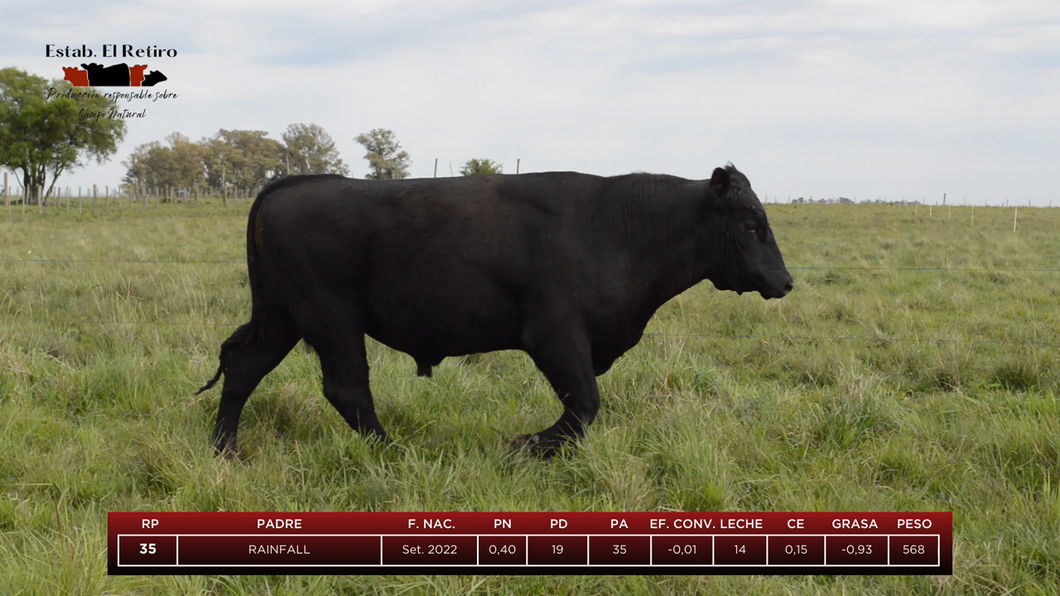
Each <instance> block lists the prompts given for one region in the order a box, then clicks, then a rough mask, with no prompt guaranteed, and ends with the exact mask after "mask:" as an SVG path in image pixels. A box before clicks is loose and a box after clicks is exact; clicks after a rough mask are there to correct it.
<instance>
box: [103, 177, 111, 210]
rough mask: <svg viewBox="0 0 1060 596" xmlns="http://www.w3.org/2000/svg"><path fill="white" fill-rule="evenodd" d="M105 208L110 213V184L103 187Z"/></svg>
mask: <svg viewBox="0 0 1060 596" xmlns="http://www.w3.org/2000/svg"><path fill="white" fill-rule="evenodd" d="M103 188H104V191H103V210H104V211H106V212H107V213H110V185H109V184H108V185H106V186H104V187H103Z"/></svg>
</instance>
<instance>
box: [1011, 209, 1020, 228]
mask: <svg viewBox="0 0 1060 596" xmlns="http://www.w3.org/2000/svg"><path fill="white" fill-rule="evenodd" d="M1019 215H1020V206H1019V205H1016V209H1015V210H1014V211H1013V212H1012V233H1013V234H1015V233H1016V219H1017V218H1018V217H1019Z"/></svg>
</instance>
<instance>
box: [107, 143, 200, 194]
mask: <svg viewBox="0 0 1060 596" xmlns="http://www.w3.org/2000/svg"><path fill="white" fill-rule="evenodd" d="M166 141H167V142H168V143H169V146H168V147H166V146H163V145H162V144H161V143H159V142H158V141H152V142H150V143H144V144H143V145H140V146H139V147H137V148H136V149H134V150H133V152H132V153H131V154H129V159H127V160H126V161H123V162H122V164H123V165H124V166H125V167H126V168H127V171H126V173H125V178H124V179H123V180H122V181H123V182H125V183H126V184H131V185H133V186H143V187H148V188H166V187H175V188H192V187H194V186H197V185H199V184H201V183H202V182H203V181H204V180H205V169H204V161H205V158H206V153H207V149H206V147H204V146H203V145H202V144H200V143H193V142H191V139H189V138H188V137H186V136H184V135H182V134H180V133H179V132H174V133H172V134H170V135H169V136H167V137H166Z"/></svg>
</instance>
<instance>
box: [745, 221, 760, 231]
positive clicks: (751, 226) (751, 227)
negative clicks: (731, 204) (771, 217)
mask: <svg viewBox="0 0 1060 596" xmlns="http://www.w3.org/2000/svg"><path fill="white" fill-rule="evenodd" d="M743 227H744V229H745V230H747V231H748V232H754V231H755V230H757V229H758V222H756V221H754V220H749V221H745V222H744V224H743Z"/></svg>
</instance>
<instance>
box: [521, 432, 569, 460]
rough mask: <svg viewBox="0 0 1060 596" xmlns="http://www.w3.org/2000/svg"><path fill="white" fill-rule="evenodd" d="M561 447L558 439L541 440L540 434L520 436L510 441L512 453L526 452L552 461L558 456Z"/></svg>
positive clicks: (561, 442) (561, 444)
mask: <svg viewBox="0 0 1060 596" xmlns="http://www.w3.org/2000/svg"><path fill="white" fill-rule="evenodd" d="M562 447H563V441H560V440H558V439H555V438H553V439H543V438H542V437H541V433H534V434H532V435H522V436H520V437H518V438H516V439H515V440H514V441H512V449H513V450H514V451H520V452H526V453H529V454H531V455H534V456H537V457H540V458H541V459H552V458H553V457H555V456H557V455H559V453H560V449H561V448H562Z"/></svg>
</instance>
